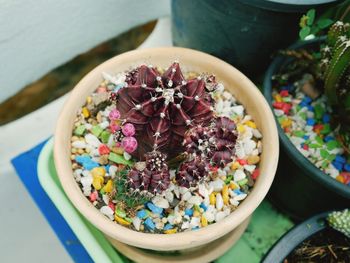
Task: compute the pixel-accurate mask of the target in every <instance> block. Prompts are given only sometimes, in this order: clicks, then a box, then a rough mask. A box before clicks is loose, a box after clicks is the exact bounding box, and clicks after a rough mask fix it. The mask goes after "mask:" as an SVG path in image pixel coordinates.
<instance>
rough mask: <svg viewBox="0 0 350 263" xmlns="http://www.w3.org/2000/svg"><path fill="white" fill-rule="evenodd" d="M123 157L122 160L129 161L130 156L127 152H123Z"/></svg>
mask: <svg viewBox="0 0 350 263" xmlns="http://www.w3.org/2000/svg"><path fill="white" fill-rule="evenodd" d="M123 156H124V159H125V160H127V161H128V160H130V159H131V155H130V154H128V153H127V152H124V153H123Z"/></svg>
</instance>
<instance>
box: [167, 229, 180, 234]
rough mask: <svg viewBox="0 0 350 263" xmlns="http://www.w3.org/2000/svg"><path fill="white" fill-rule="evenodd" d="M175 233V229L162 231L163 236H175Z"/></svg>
mask: <svg viewBox="0 0 350 263" xmlns="http://www.w3.org/2000/svg"><path fill="white" fill-rule="evenodd" d="M176 232H177V230H176V228H173V229H168V230H164V233H165V234H175V233H176Z"/></svg>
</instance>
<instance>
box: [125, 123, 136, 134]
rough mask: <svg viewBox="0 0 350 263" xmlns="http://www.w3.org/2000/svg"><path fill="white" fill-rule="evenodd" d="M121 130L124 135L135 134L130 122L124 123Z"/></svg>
mask: <svg viewBox="0 0 350 263" xmlns="http://www.w3.org/2000/svg"><path fill="white" fill-rule="evenodd" d="M122 132H123V134H124V135H125V136H128V137H130V136H134V135H135V127H134V125H132V124H131V123H126V124H125V125H124V126H123V128H122Z"/></svg>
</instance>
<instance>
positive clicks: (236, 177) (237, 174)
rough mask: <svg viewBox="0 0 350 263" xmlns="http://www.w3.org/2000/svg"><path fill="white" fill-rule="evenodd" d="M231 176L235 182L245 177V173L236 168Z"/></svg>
mask: <svg viewBox="0 0 350 263" xmlns="http://www.w3.org/2000/svg"><path fill="white" fill-rule="evenodd" d="M233 178H234V180H235V181H236V182H238V181H240V180H243V179H245V178H246V174H245V173H244V172H243V170H241V169H238V170H236V171H235V173H234V175H233Z"/></svg>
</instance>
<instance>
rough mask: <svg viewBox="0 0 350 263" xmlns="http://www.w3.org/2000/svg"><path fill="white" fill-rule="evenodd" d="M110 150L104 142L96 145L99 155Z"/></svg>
mask: <svg viewBox="0 0 350 263" xmlns="http://www.w3.org/2000/svg"><path fill="white" fill-rule="evenodd" d="M110 151H111V150H110V149H109V148H108V146H107V145H106V144H100V146H99V147H98V152H99V153H100V155H105V154H109V152H110Z"/></svg>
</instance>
